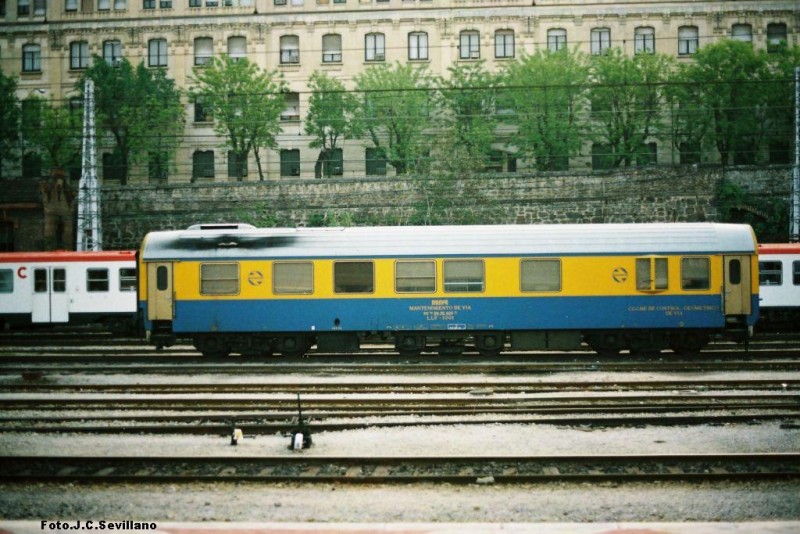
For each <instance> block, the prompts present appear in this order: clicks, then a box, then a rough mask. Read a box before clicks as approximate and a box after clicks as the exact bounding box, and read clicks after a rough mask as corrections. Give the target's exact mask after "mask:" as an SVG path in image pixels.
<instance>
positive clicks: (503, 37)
mask: <svg viewBox="0 0 800 534" xmlns="http://www.w3.org/2000/svg"><path fill="white" fill-rule="evenodd" d="M494 57H496V58H498V59H508V58H512V57H514V31H513V30H497V31H496V32H494Z"/></svg>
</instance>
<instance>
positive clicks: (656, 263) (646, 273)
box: [636, 258, 669, 291]
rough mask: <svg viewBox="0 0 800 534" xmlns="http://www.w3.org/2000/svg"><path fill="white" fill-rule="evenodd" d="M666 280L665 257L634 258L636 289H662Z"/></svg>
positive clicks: (666, 283) (665, 285) (665, 284)
mask: <svg viewBox="0 0 800 534" xmlns="http://www.w3.org/2000/svg"><path fill="white" fill-rule="evenodd" d="M667 280H668V277H667V258H636V289H638V290H640V291H663V290H665V289H667V287H669V284H668V281H667Z"/></svg>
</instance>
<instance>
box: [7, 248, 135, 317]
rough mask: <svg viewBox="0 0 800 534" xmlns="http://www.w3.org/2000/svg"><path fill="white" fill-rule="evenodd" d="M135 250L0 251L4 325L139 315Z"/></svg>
mask: <svg viewBox="0 0 800 534" xmlns="http://www.w3.org/2000/svg"><path fill="white" fill-rule="evenodd" d="M136 287H137V284H136V253H135V252H133V251H119V252H67V251H57V252H7V253H0V327H2V328H19V327H30V326H44V325H78V324H95V323H99V324H102V325H105V326H106V327H108V328H109V329H111V330H112V331H115V332H128V331H131V329H132V328H133V327H134V325H135V318H136Z"/></svg>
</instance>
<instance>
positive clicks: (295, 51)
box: [281, 35, 300, 65]
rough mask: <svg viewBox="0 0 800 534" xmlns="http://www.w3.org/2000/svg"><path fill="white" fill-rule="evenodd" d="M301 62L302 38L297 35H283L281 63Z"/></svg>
mask: <svg viewBox="0 0 800 534" xmlns="http://www.w3.org/2000/svg"><path fill="white" fill-rule="evenodd" d="M296 63H300V38H299V37H298V36H296V35H284V36H283V37H281V65H291V64H296Z"/></svg>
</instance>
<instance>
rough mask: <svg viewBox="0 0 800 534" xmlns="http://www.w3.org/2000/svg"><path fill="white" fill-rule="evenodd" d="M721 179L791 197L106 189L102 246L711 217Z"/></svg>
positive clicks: (785, 188) (618, 188)
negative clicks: (191, 238)
mask: <svg viewBox="0 0 800 534" xmlns="http://www.w3.org/2000/svg"><path fill="white" fill-rule="evenodd" d="M722 180H727V181H729V182H730V183H732V184H736V185H738V186H739V187H741V188H743V189H744V190H745V191H747V192H748V194H749V198H750V199H753V200H754V201H763V200H771V199H778V198H780V199H786V200H788V197H789V190H790V184H791V169H790V168H789V167H782V166H781V167H777V166H776V167H769V168H765V167H758V168H748V167H742V168H735V169H733V170H732V169H730V168H728V169H722V168H719V167H708V168H705V167H699V168H693V167H685V168H684V167H669V168H641V169H635V170H626V171H625V172H614V173H611V172H609V173H598V172H591V173H587V174H585V175H576V174H573V173H570V174H561V173H549V174H540V175H520V174H505V175H493V176H480V177H478V178H464V179H455V180H445V181H442V180H438V181H432V180H425V179H414V178H411V179H405V178H404V179H400V178H397V177H389V178H366V179H362V180H330V179H322V180H280V181H266V182H232V183H215V184H183V185H169V186H163V185H162V186H126V187H104V188H103V192H102V203H103V207H102V209H103V234H104V241H105V248H106V249H115V248H135V247H138V245H139V244H140V243H141V239H142V237H144V235H145V234H146V233H147V232H148V231H151V230H165V229H178V228H186V227H187V226H189V225H191V224H195V223H199V222H238V221H243V222H251V223H256V224H257V225H264V221H271V222H272V223H273V224H275V223H277V224H279V225H290V226H291V225H298V226H301V225H305V224H307V223H308V222H309V221H310V220H312V221H313V220H314V218H316V219H317V220H319V219H320V218H324V217H341V216H342V215H343V214H347V215H346V216H349V217H351V218H352V220H353V221H354V222H355V223H356V224H408V223H410V222H415V223H419V222H420V221H424V220H426V219H424V216H425V214H426V212H431V213H435V214H437V215H438V216H439V218H438V220H437V222H439V223H442V222H452V223H467V222H469V223H486V224H500V223H509V224H526V223H531V224H536V223H577V222H580V223H611V222H692V221H716V220H718V209H717V205H716V203H715V197H714V192H715V190H716V188H717V185H718V184H719V183H720V182H721V181H722Z"/></svg>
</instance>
